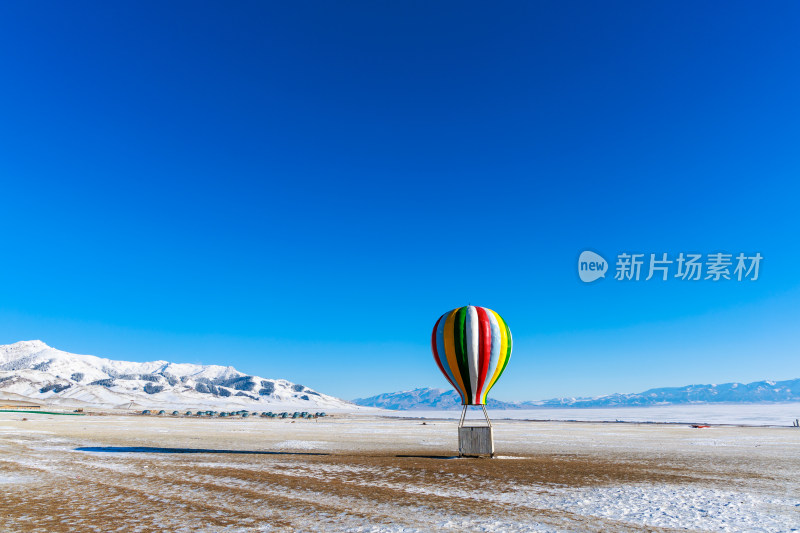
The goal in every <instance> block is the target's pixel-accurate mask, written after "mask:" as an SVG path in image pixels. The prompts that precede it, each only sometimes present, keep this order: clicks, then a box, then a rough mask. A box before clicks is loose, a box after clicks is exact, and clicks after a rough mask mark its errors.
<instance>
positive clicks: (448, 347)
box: [443, 308, 469, 402]
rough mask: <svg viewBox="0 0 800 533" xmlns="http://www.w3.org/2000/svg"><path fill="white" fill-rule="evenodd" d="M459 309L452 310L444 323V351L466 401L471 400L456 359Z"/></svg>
mask: <svg viewBox="0 0 800 533" xmlns="http://www.w3.org/2000/svg"><path fill="white" fill-rule="evenodd" d="M458 309H459V308H456V309H453V310H452V311H450V314H449V315H447V320H445V323H444V331H443V333H444V352H445V354H446V355H447V364H448V365H450V371H451V372H452V373H453V377H454V378H456V385H458V387H459V394H461V397H462V398H464V401H466V402H469V398H467V389H466V388H465V387H464V380H462V379H461V371H460V370H459V368H458V361H456V346H455V320H456V312H458Z"/></svg>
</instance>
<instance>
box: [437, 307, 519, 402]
mask: <svg viewBox="0 0 800 533" xmlns="http://www.w3.org/2000/svg"><path fill="white" fill-rule="evenodd" d="M431 348H432V349H433V358H434V359H435V360H436V364H437V365H439V370H441V371H442V374H444V377H445V378H447V381H449V382H450V385H452V386H453V388H454V389H456V391H458V393H459V394H460V395H461V403H462V404H463V405H485V404H486V395H487V394H489V390H490V389H491V388H492V386H493V385H494V384H495V383H496V382H497V380H498V378H499V377H500V374H502V373H503V370H505V369H506V365H508V360H509V358H510V357H511V330H510V329H508V326H507V325H506V323H505V321H504V320H503V319H502V318H500V315H498V314H497V313H495V312H494V311H492V310H491V309H487V308H486V307H477V306H474V305H468V306H466V307H459V308H458V309H453V310H452V311H448V312H446V313H445V314H443V315H442V316H441V317H439V320H437V321H436V325H435V326H434V327H433V335H431Z"/></svg>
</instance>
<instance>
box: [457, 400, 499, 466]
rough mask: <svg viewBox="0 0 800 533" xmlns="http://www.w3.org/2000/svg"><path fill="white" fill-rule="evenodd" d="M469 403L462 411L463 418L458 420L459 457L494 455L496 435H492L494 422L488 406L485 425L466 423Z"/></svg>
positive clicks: (485, 413)
mask: <svg viewBox="0 0 800 533" xmlns="http://www.w3.org/2000/svg"><path fill="white" fill-rule="evenodd" d="M467 407H469V406H467V405H465V406H464V409H463V410H462V411H461V420H459V422H458V456H459V457H494V436H493V435H492V422H491V420H489V413H487V412H486V406H485V405H481V408H483V416H484V417H485V418H486V425H485V426H473V425H466V416H467Z"/></svg>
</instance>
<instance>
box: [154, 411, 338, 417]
mask: <svg viewBox="0 0 800 533" xmlns="http://www.w3.org/2000/svg"><path fill="white" fill-rule="evenodd" d="M142 414H143V415H157V416H162V415H166V414H167V411H165V410H164V409H161V410H160V411H158V412H156V411H151V410H150V409H145V410H144V411H142ZM170 414H171V415H172V416H199V417H212V418H213V417H217V418H230V417H240V418H248V417H251V416H258V417H261V418H306V419H308V418H321V417H325V416H328V415H327V413H325V412H319V413H309V412H308V411H295V412H294V413H288V412H286V411H284V412H282V413H273V412H272V411H263V412H262V413H259V412H258V411H246V410H241V411H195V412H192V411H186V412H185V413H184V414H183V415H181V413H180V411H172V413H170Z"/></svg>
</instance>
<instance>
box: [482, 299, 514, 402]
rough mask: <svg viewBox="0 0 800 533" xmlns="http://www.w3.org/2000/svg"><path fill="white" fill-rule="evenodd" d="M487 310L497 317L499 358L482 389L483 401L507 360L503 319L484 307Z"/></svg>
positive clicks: (506, 342)
mask: <svg viewBox="0 0 800 533" xmlns="http://www.w3.org/2000/svg"><path fill="white" fill-rule="evenodd" d="M486 310H487V311H489V312H491V313H492V314H493V315H494V317H495V318H496V319H497V325H498V326H499V327H500V358H499V359H498V360H497V368H496V369H495V371H494V375H493V376H492V379H490V380H489V381H488V385H487V386H486V388H485V389H484V391H483V395H482V400H483V403H486V395H487V394H489V391H490V390H491V388H492V387H494V383H495V381H497V380H498V378H500V373H501V372H502V371H503V366H504V365H505V363H506V361H507V360H508V353H507V352H508V336H507V335H506V323H505V322H503V319H502V318H500V315H498V314H497V313H495V312H494V311H492V310H491V309H486Z"/></svg>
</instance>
